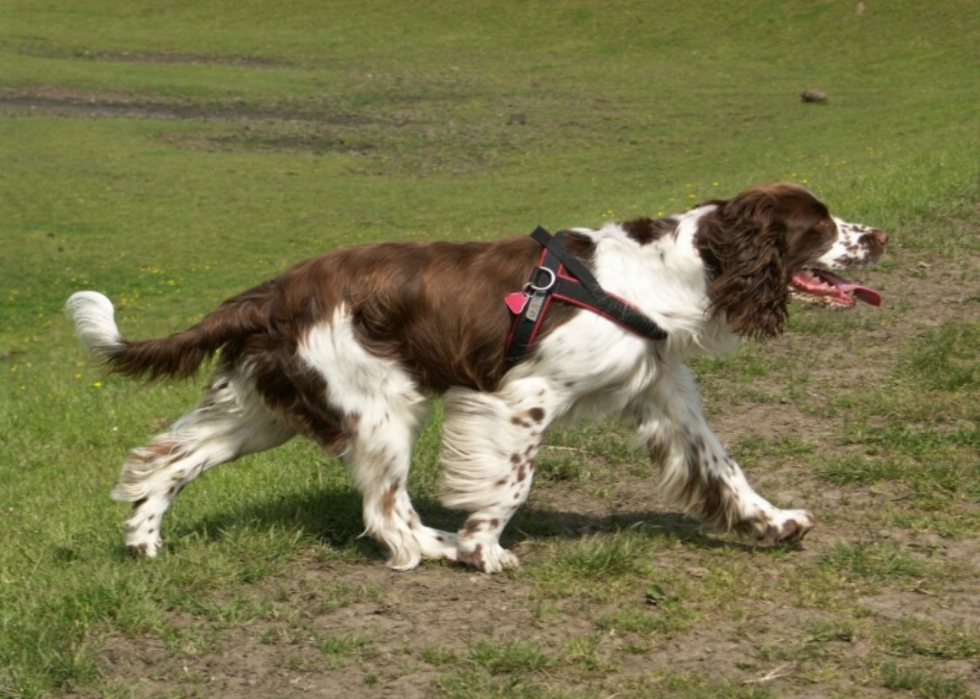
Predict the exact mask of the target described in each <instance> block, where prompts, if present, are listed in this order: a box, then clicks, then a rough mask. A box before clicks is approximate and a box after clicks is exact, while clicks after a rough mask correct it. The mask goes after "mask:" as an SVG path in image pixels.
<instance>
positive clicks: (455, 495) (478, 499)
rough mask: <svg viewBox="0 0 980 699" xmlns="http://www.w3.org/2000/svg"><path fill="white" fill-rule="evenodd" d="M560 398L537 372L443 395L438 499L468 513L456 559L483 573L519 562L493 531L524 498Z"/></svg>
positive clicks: (516, 564) (556, 412)
mask: <svg viewBox="0 0 980 699" xmlns="http://www.w3.org/2000/svg"><path fill="white" fill-rule="evenodd" d="M559 403H560V401H559V400H558V397H557V396H556V393H555V392H554V391H553V390H552V389H551V387H550V385H549V383H548V382H547V381H545V380H543V379H539V378H525V379H520V380H517V381H514V382H512V383H511V384H509V385H508V386H506V387H505V388H504V389H502V390H501V391H499V392H497V393H480V392H476V391H471V390H468V389H461V388H454V389H451V390H450V391H448V392H447V393H446V420H445V425H444V428H443V429H444V439H443V452H442V460H443V463H444V464H445V466H446V472H445V477H444V483H443V484H444V492H445V494H444V497H443V500H442V501H443V504H445V505H446V506H447V507H454V508H460V509H464V510H467V511H468V512H470V513H471V514H470V516H469V517H468V518H467V520H466V523H465V524H464V525H463V528H462V529H461V530H460V531H459V534H458V545H457V548H458V554H457V556H458V560H459V561H461V562H463V563H466V564H468V565H470V566H473V567H474V568H477V569H478V570H481V571H483V572H484V573H496V572H499V571H501V570H504V569H505V568H516V567H517V566H518V565H519V562H518V559H517V556H516V555H514V554H513V553H512V552H510V551H508V550H506V549H504V548H503V547H502V546H501V545H500V535H501V533H502V532H503V530H504V527H505V526H506V525H507V522H508V521H509V520H510V518H511V517H512V516H513V514H514V512H516V511H517V508H518V507H520V506H521V505H522V504H523V503H524V501H525V500H527V496H528V494H529V493H530V491H531V479H532V476H533V474H534V459H535V457H536V456H537V453H538V449H539V448H540V446H541V440H542V438H543V437H544V432H545V429H546V428H547V426H548V425H549V424H550V423H551V422H552V421H553V420H554V419H555V418H556V417H557V414H558V412H559Z"/></svg>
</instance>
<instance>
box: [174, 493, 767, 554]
mask: <svg viewBox="0 0 980 699" xmlns="http://www.w3.org/2000/svg"><path fill="white" fill-rule="evenodd" d="M413 504H414V506H415V508H416V510H417V511H418V513H419V516H420V517H421V518H422V521H423V522H424V523H425V524H426V525H427V526H430V527H434V528H436V529H442V530H444V531H456V530H457V529H459V528H460V526H462V523H463V521H464V520H465V514H464V513H461V512H456V511H452V510H448V509H446V508H445V507H443V506H442V505H441V504H439V502H437V501H436V500H434V499H432V498H430V497H425V496H418V495H416V496H414V497H413ZM243 525H246V526H248V527H251V528H256V529H261V530H278V531H283V532H301V533H303V534H305V535H307V536H309V537H312V538H313V539H314V540H316V541H319V542H321V543H323V544H326V545H327V546H330V547H331V548H335V549H338V550H341V551H348V552H354V553H358V554H360V555H362V556H364V557H365V558H372V557H378V556H380V555H381V548H380V546H378V545H377V544H376V543H375V542H373V541H372V540H370V539H369V538H367V537H364V536H362V532H363V523H362V519H361V498H360V496H359V494H358V493H357V492H356V491H355V490H354V489H352V488H345V487H339V488H337V487H334V488H324V489H318V490H313V491H304V492H302V493H298V492H293V493H290V494H288V495H282V496H278V497H274V498H270V499H266V500H264V501H261V502H256V503H252V504H246V505H243V506H241V507H236V508H232V509H228V510H226V511H223V512H221V513H219V514H214V515H209V516H205V517H201V518H198V519H195V520H193V521H188V522H185V523H183V524H180V525H177V526H175V527H174V529H173V530H172V532H171V536H172V537H173V539H172V542H173V544H175V545H177V546H179V545H180V544H179V541H180V540H181V539H183V538H185V537H191V538H198V537H205V538H208V539H221V538H224V537H225V536H226V535H227V533H228V532H232V531H236V530H238V529H240V528H241V527H242V526H243ZM626 529H629V530H631V531H637V532H641V533H642V534H643V535H645V536H648V537H651V538H654V539H663V540H672V541H680V542H682V543H684V544H685V545H687V546H689V547H691V548H697V549H705V548H735V549H745V550H749V549H753V550H754V549H756V547H755V546H754V545H752V544H751V543H746V542H742V541H736V540H731V539H729V538H719V537H718V536H717V535H714V534H713V533H711V532H709V531H706V530H705V529H704V527H703V526H702V525H701V524H699V523H698V522H697V521H695V520H692V519H690V518H688V517H685V516H684V515H682V514H679V513H675V512H650V511H647V512H619V513H614V514H609V515H603V516H596V515H591V514H583V513H580V512H568V511H561V510H546V509H539V508H535V507H533V506H525V507H524V508H522V509H521V510H519V511H518V513H517V514H516V515H515V516H514V518H513V519H512V520H511V522H510V524H509V525H508V527H507V529H506V530H505V532H504V535H503V538H502V543H503V545H504V546H506V547H513V546H515V545H518V544H520V543H521V542H523V541H526V540H536V539H537V540H540V539H568V540H576V539H583V538H585V537H588V536H594V535H602V534H612V533H615V532H619V531H623V530H626Z"/></svg>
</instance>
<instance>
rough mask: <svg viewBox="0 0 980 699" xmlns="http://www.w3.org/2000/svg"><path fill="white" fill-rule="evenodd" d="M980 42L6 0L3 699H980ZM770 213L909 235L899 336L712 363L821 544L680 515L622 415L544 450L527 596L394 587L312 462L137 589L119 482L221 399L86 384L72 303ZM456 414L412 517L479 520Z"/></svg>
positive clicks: (768, 14) (451, 586) (210, 512)
mask: <svg viewBox="0 0 980 699" xmlns="http://www.w3.org/2000/svg"><path fill="white" fill-rule="evenodd" d="M978 44H980V18H978V16H977V13H976V8H975V3H974V2H972V0H943V2H941V3H933V4H924V3H919V2H911V0H890V1H889V2H883V1H882V0H866V1H865V2H863V3H856V2H850V1H849V0H848V1H842V2H818V1H806V2H805V1H803V0H785V1H779V2H778V1H776V0H769V1H765V2H757V3H742V2H737V3H736V2H732V3H709V2H706V1H705V0H688V1H687V2H680V1H678V0H665V1H664V2H660V3H644V2H628V1H625V0H623V1H620V0H616V1H614V2H605V3H599V2H581V1H579V2H574V1H572V2H564V3H537V2H531V1H530V0H525V1H520V2H518V1H506V2H489V1H484V0H477V1H475V2H469V3H465V4H464V3H451V2H443V1H439V2H428V3H421V2H419V3H415V2H406V3H392V2H380V1H379V0H366V1H362V2H358V3H356V4H355V3H339V2H324V1H322V0H294V1H293V2H290V3H268V2H260V1H258V0H237V1H235V2H232V1H230V0H223V1H221V0H215V1H211V2H198V3H190V2H181V1H179V0H165V1H161V0H156V1H155V2H149V1H147V0H129V1H128V2H125V3H123V2H110V1H109V0H0V163H2V167H0V317H2V323H0V395H2V401H0V445H2V448H0V697H59V696H81V697H96V696H104V697H120V698H121V697H133V698H135V697H208V698H212V697H219V698H220V697H235V698H236V699H250V698H251V697H280V696H294V695H295V696H322V697H334V696H346V697H353V696H398V697H441V698H457V697H458V698H460V699H462V698H464V697H465V698H467V699H469V698H474V697H526V698H529V699H530V698H533V699H558V698H559V697H568V698H576V699H586V698H589V699H591V698H593V697H595V698H598V697H613V696H615V697H618V698H619V699H627V698H640V697H682V698H700V697H725V698H726V699H727V698H729V697H734V698H736V699H747V698H750V697H751V698H752V699H761V698H769V697H793V698H797V697H813V698H823V697H855V696H868V697H922V698H924V699H966V698H969V697H974V696H977V695H978V694H980V588H978V584H977V580H978V576H980V428H978V421H980V361H978V359H977V357H978V355H980V283H978V279H980V137H978V135H980V93H978V91H977V75H980V52H978V51H977V48H976V47H977V45H978ZM807 88H819V89H822V90H824V91H826V92H827V93H828V95H829V100H828V101H827V102H826V103H824V104H804V103H802V102H801V100H800V93H802V92H803V90H804V89H807ZM769 180H793V181H797V182H802V183H804V184H806V185H807V186H809V187H811V188H812V189H813V190H814V191H816V192H817V194H818V195H819V196H820V197H821V198H822V199H823V200H824V201H826V202H828V203H829V204H830V206H831V208H832V210H833V211H835V213H838V214H839V215H842V216H843V217H845V218H848V219H850V220H859V221H863V222H867V223H872V224H875V225H878V226H881V227H883V228H886V229H888V230H889V231H891V232H892V233H893V242H892V244H891V245H890V248H891V249H890V251H889V254H888V256H887V258H886V260H885V261H884V262H883V263H882V264H881V265H879V266H878V267H877V268H875V270H873V271H869V272H868V273H867V275H866V281H867V282H868V283H869V284H871V285H873V286H874V287H875V288H877V289H879V290H880V291H881V292H882V293H883V295H884V297H885V304H884V306H883V307H882V308H880V309H872V308H868V307H865V308H862V309H858V310H856V311H854V312H853V313H849V314H832V315H827V314H821V313H820V312H819V311H815V310H814V311H811V310H809V309H796V310H795V311H794V315H793V318H792V323H791V328H790V331H789V332H788V333H787V334H786V335H785V336H784V337H783V338H780V339H779V340H776V341H774V342H771V343H769V344H767V345H756V344H748V345H746V346H745V347H743V348H742V349H741V350H740V351H739V352H738V353H737V354H735V355H734V356H732V357H728V358H724V359H703V360H699V361H697V362H696V363H695V364H694V369H695V370H696V372H697V374H698V376H699V379H700V382H701V386H702V390H703V393H704V400H705V406H706V410H707V411H708V414H709V420H710V422H711V423H712V424H713V426H714V428H715V429H716V431H717V432H718V434H719V435H720V436H721V437H722V439H723V440H724V441H725V442H726V443H727V444H728V445H729V446H730V448H731V450H732V452H733V454H734V455H735V456H736V457H737V458H738V459H739V461H740V462H741V463H742V464H743V466H744V467H745V468H746V470H747V471H748V474H749V476H750V478H751V479H752V481H753V482H754V483H755V484H756V485H757V487H758V489H759V490H760V492H762V493H763V494H765V495H767V496H768V497H770V498H771V499H773V500H774V501H775V502H776V503H777V504H779V505H781V506H786V507H791V506H792V507H797V506H806V507H808V508H809V509H811V510H812V511H813V512H814V513H815V515H816V517H817V519H818V527H817V529H815V530H814V532H813V533H812V534H811V535H810V536H809V537H808V538H807V540H806V542H805V546H803V547H802V548H801V549H798V550H786V549H764V548H754V547H751V546H747V545H745V544H744V543H743V542H741V541H740V540H739V539H737V538H735V537H729V536H720V535H717V534H714V533H712V532H709V531H706V530H703V529H702V528H700V527H699V526H698V525H697V524H696V523H694V522H692V521H690V520H687V519H685V518H684V517H683V516H681V515H680V514H679V513H677V512H675V511H672V510H671V509H670V508H669V507H667V506H666V505H665V504H664V503H663V501H661V500H660V499H659V498H658V495H657V493H656V490H655V488H654V479H653V478H652V473H651V470H652V469H651V467H650V466H649V465H648V463H647V462H646V459H645V458H644V456H643V454H642V453H641V452H640V451H638V450H637V449H635V448H634V447H633V446H632V443H631V439H630V434H629V430H628V429H627V428H625V427H621V426H619V425H614V424H601V425H585V426H580V427H575V428H570V429H567V430H564V431H557V432H555V433H554V434H552V436H551V437H550V439H549V442H548V444H547V446H546V447H545V448H544V450H543V454H542V456H541V457H540V463H539V468H538V472H539V475H538V482H537V483H536V487H535V490H534V492H533V493H532V497H531V501H530V503H529V505H528V507H527V508H526V509H525V510H524V511H523V512H522V513H521V514H519V515H518V517H517V518H516V520H515V521H514V522H513V524H512V525H511V527H510V528H509V534H508V539H507V541H506V543H508V545H510V546H511V547H513V548H515V550H516V551H517V552H518V554H519V555H520V556H521V559H522V561H523V568H522V569H521V570H519V571H516V572H512V573H508V574H506V575H500V576H494V577H490V576H482V575H474V574H472V573H471V572H469V571H467V570H465V569H462V568H458V567H454V566H449V565H441V564H425V565H423V566H422V568H420V569H419V570H416V571H414V572H412V573H407V574H396V573H392V572H390V571H388V570H387V569H386V568H384V566H383V565H382V556H381V554H380V553H379V551H378V550H377V549H376V548H375V547H374V545H373V544H371V543H370V542H367V541H365V540H363V539H358V538H357V535H358V534H359V532H360V531H361V523H360V514H359V511H360V507H359V503H358V502H357V498H356V496H355V494H354V492H353V488H352V485H351V483H350V480H349V478H348V477H347V475H346V474H345V473H344V472H343V470H342V468H341V466H340V464H339V463H338V462H336V461H334V460H332V459H328V458H326V457H324V456H322V455H321V454H319V453H318V452H317V451H316V450H315V449H314V448H313V447H312V446H311V445H310V444H307V443H303V442H301V441H299V440H295V441H293V442H291V443H289V444H288V445H286V446H285V447H283V448H281V449H279V450H278V451H275V452H271V453H266V454H262V455H257V456H253V457H249V458H247V459H244V460H242V461H241V462H239V463H237V464H236V465H234V466H231V467H227V468H225V469H217V470H215V471H213V472H212V473H209V474H208V475H207V476H206V477H205V478H202V479H201V480H199V481H198V482H197V483H195V484H194V486H193V487H192V488H189V489H188V491H187V492H186V493H184V494H183V495H182V496H181V498H180V499H179V500H178V502H177V503H176V505H175V507H174V509H173V510H172V514H171V515H170V517H169V518H168V524H167V534H168V536H167V539H168V547H167V549H166V551H165V553H164V555H163V556H162V557H161V558H160V559H158V560H155V561H135V560H131V559H129V558H128V557H127V556H126V554H125V552H124V550H123V546H122V537H121V522H122V520H123V519H124V517H125V514H126V510H127V508H126V507H125V506H124V505H117V504H114V503H112V502H110V501H109V500H108V493H109V491H110V490H111V488H112V485H113V483H114V480H115V478H116V476H117V474H118V468H119V466H120V465H121V463H122V461H123V459H124V458H125V455H126V453H127V450H128V449H130V448H132V447H134V446H138V445H140V444H142V443H144V442H145V441H146V440H147V439H148V438H149V437H150V436H151V435H152V434H154V431H155V430H158V429H159V427H160V425H161V424H162V423H165V422H166V421H167V420H169V419H172V418H174V417H176V416H177V415H179V414H180V413H181V412H183V410H184V409H185V408H186V407H187V406H188V405H189V404H190V403H192V402H193V401H194V400H195V399H196V396H197V394H198V392H199V390H200V383H193V382H192V383H183V384H177V385H154V386H144V385H139V384H136V383H132V382H126V381H122V380H119V379H117V378H114V377H105V376H102V375H100V374H99V373H98V372H97V371H96V370H95V369H93V368H92V367H91V365H90V364H89V363H88V362H87V361H86V358H85V357H84V356H83V353H82V351H81V349H80V348H79V347H78V346H77V342H76V340H75V339H74V337H73V335H72V332H71V328H70V327H69V324H68V322H67V321H66V320H65V318H64V317H63V315H62V310H61V309H62V306H63V304H64V301H65V299H66V298H67V297H68V295H69V294H70V293H71V292H73V291H75V290H78V289H82V288H94V289H99V290H101V291H103V292H105V293H106V294H107V295H108V296H109V297H110V298H112V299H113V301H114V302H116V304H117V314H118V315H117V318H118V320H119V323H120V326H121V328H122V330H123V332H124V333H126V334H127V335H129V336H131V337H149V336H153V335H158V334H162V333H166V332H171V331H174V330H177V329H180V328H183V327H186V326H187V325H188V324H190V322H191V321H193V320H195V319H197V318H199V317H200V316H201V315H202V314H204V313H205V312H207V311H208V310H210V309H211V308H213V307H214V305H215V304H216V303H217V302H218V301H220V300H221V299H223V298H225V297H227V296H228V295H230V294H232V293H234V292H237V291H239V290H241V289H243V288H245V287H246V286H249V285H252V284H253V283H255V282H256V281H258V280H259V279H262V278H265V277H268V276H271V275H273V274H275V273H276V272H278V271H279V270H281V269H283V268H284V267H286V266H287V265H288V264H289V263H291V262H292V261H295V260H298V259H301V258H304V257H308V256H311V255H314V254H317V253H320V252H322V251H325V250H329V249H333V248H335V247H339V246H341V245H346V244H350V243H357V242H365V241H373V240H382V239H407V238H417V239H421V238H446V239H449V238H452V239H490V238H495V237H498V236H502V235H509V234H515V233H521V232H525V231H529V230H531V229H532V228H533V227H534V226H535V225H536V224H539V223H540V224H542V225H545V226H547V227H549V228H551V229H558V228H561V227H564V226H573V225H584V226H594V225H598V224H600V223H601V222H602V221H604V220H609V219H622V218H625V217H630V216H634V215H637V214H648V215H654V216H655V215H662V214H666V213H671V212H675V211H681V210H684V209H685V208H687V207H689V206H690V205H692V204H694V203H696V202H698V201H701V200H704V199H709V198H714V197H722V196H728V195H731V194H733V193H735V192H737V191H738V190H740V189H742V188H744V187H746V186H748V185H750V184H754V183H758V182H764V181H769ZM433 413H434V419H433V421H432V423H431V425H430V426H429V427H428V428H427V431H426V432H425V434H424V436H423V439H422V440H421V443H420V445H419V448H418V452H417V458H416V464H415V468H414V475H413V478H414V481H413V483H412V490H413V497H414V498H415V499H416V500H417V502H418V504H419V505H420V509H421V511H422V514H423V517H424V518H425V519H426V520H428V521H429V522H430V523H431V524H433V525H436V526H442V527H443V528H447V527H448V528H453V527H455V526H458V524H459V522H460V519H461V518H460V516H459V514H458V513H453V512H448V511H446V510H444V509H442V508H441V507H440V506H439V505H438V501H437V497H436V488H435V483H436V478H437V475H438V465H437V458H436V455H437V450H438V449H437V442H438V435H439V406H438V405H435V406H434V409H433Z"/></svg>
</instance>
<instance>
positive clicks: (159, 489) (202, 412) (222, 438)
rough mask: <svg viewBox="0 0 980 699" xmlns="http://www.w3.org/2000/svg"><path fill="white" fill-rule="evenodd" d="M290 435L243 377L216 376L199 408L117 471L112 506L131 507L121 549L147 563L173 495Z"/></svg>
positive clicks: (228, 373) (159, 544)
mask: <svg viewBox="0 0 980 699" xmlns="http://www.w3.org/2000/svg"><path fill="white" fill-rule="evenodd" d="M293 434H294V431H293V430H292V429H291V428H290V427H288V426H286V425H285V424H283V423H282V422H281V421H280V420H279V419H278V417H276V416H275V415H274V414H273V413H272V412H270V411H269V409H268V408H267V407H266V406H265V404H264V403H263V401H262V399H261V398H260V397H259V396H258V394H257V393H256V392H255V389H254V385H253V384H252V381H251V379H250V378H249V377H248V376H243V375H241V374H239V373H237V372H236V371H235V370H234V369H223V370H220V371H218V372H217V373H216V374H215V376H214V377H213V379H212V380H211V383H210V385H209V386H208V389H207V391H206V393H205V395H204V398H203V399H202V400H201V402H200V403H199V404H198V405H197V406H196V407H195V408H194V409H193V410H192V411H191V412H189V413H187V414H186V415H184V416H183V417H181V418H180V419H179V420H177V422H175V423H174V424H173V425H172V426H171V427H170V429H169V430H167V431H166V432H164V433H163V434H161V435H159V436H157V437H156V438H154V439H153V441H151V442H150V443H149V444H148V445H147V446H145V447H142V448H140V449H134V450H133V452H132V453H131V454H130V456H129V459H127V460H126V463H125V464H124V465H123V470H122V474H121V475H120V478H119V483H118V485H117V486H116V488H115V490H114V491H113V493H112V497H113V499H114V500H119V501H123V502H132V503H133V511H132V513H131V514H130V516H129V519H128V520H126V527H125V528H126V546H127V547H129V549H130V550H131V551H133V552H134V553H136V554H137V555H144V556H147V557H150V558H153V557H154V556H156V555H157V552H158V551H159V550H160V548H161V547H162V546H163V539H162V538H161V535H160V530H161V527H162V525H163V517H164V515H165V514H166V512H167V510H168V509H169V507H170V505H171V503H172V502H173V500H174V498H175V497H176V496H177V493H179V492H180V490H181V489H182V488H183V487H184V486H186V485H187V484H188V483H190V482H191V481H193V480H194V479H195V478H197V477H198V476H200V475H201V474H202V473H204V472H205V471H207V470H208V469H210V468H213V467H215V466H217V465H219V464H222V463H226V462H228V461H232V460H234V459H237V458H238V457H240V456H243V455H245V454H250V453H254V452H258V451H263V450H265V449H271V448H273V447H275V446H278V445H280V444H282V443H283V442H285V441H286V440H288V439H289V438H290V437H292V436H293Z"/></svg>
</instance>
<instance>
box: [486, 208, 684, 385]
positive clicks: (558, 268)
mask: <svg viewBox="0 0 980 699" xmlns="http://www.w3.org/2000/svg"><path fill="white" fill-rule="evenodd" d="M531 237H532V238H534V240H535V241H537V242H538V243H540V244H541V246H542V248H543V250H542V251H541V257H540V259H539V260H538V266H537V267H535V268H534V270H533V271H532V272H531V278H530V279H528V282H527V284H525V285H524V290H523V291H518V292H515V293H513V294H507V296H505V297H504V303H506V304H507V308H509V309H510V312H511V313H512V314H513V315H514V322H513V324H512V325H511V329H510V334H509V335H508V336H507V353H506V357H505V360H504V361H505V363H506V366H507V368H508V369H509V368H511V367H512V366H514V365H515V364H517V363H518V362H519V361H521V359H523V358H524V357H525V356H526V355H527V353H528V352H529V351H530V348H531V346H532V345H533V344H534V341H535V340H536V339H537V336H538V331H539V330H540V329H541V324H542V322H543V321H544V317H545V314H546V312H547V311H548V307H549V306H550V304H551V302H552V300H558V301H563V302H564V303H569V304H571V305H573V306H578V307H579V308H585V309H587V310H590V311H592V312H593V313H598V314H599V315H601V316H602V317H603V318H608V319H609V320H611V321H613V322H614V323H616V324H618V325H621V326H622V327H624V328H626V329H627V330H629V331H631V332H633V333H635V334H637V335H639V336H640V337H645V338H648V339H650V340H664V339H666V338H667V332H666V331H665V330H664V329H663V328H661V327H660V326H659V325H657V324H656V323H655V322H654V321H653V320H651V319H650V318H649V317H647V316H646V315H644V314H643V313H642V312H641V311H639V310H637V309H636V308H634V307H633V306H631V305H630V304H629V303H627V302H626V301H625V300H623V299H621V298H620V297H618V296H616V295H614V294H610V293H608V292H606V291H603V289H602V287H601V286H599V282H597V281H596V278H595V277H594V276H592V273H591V272H589V270H588V269H587V268H586V266H585V265H584V264H583V263H582V261H581V260H579V259H578V258H577V257H575V255H573V254H572V253H571V252H570V251H569V250H568V248H566V247H565V245H564V241H565V234H564V233H558V234H557V235H555V236H552V235H551V234H550V233H548V231H546V230H545V229H544V228H541V227H540V226H538V227H537V228H536V229H534V232H533V233H531Z"/></svg>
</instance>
